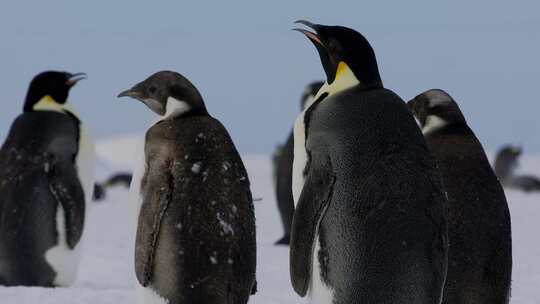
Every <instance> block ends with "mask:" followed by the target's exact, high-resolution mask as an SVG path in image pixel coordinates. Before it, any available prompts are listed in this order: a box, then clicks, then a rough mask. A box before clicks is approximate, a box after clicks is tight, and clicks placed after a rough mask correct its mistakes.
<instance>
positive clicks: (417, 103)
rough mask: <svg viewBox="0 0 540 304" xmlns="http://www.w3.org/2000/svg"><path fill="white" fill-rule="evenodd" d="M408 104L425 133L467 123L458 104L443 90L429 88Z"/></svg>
mask: <svg viewBox="0 0 540 304" xmlns="http://www.w3.org/2000/svg"><path fill="white" fill-rule="evenodd" d="M407 104H408V106H409V109H410V110H411V111H412V112H413V114H414V116H415V118H416V119H417V122H418V125H419V126H420V128H421V129H422V132H423V133H424V134H427V133H431V132H433V131H435V130H438V129H441V128H442V127H445V126H448V125H459V124H463V125H465V124H466V121H465V117H464V116H463V113H461V110H460V109H459V106H458V104H457V103H456V102H455V101H454V99H453V98H452V97H451V96H450V95H449V94H448V93H446V92H445V91H443V90H440V89H432V90H428V91H426V92H424V93H422V94H420V95H418V96H416V97H415V98H414V99H412V100H410V101H409V102H408V103H407Z"/></svg>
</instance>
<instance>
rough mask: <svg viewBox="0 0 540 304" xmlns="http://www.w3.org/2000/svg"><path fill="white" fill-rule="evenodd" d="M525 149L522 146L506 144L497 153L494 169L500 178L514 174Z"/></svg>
mask: <svg viewBox="0 0 540 304" xmlns="http://www.w3.org/2000/svg"><path fill="white" fill-rule="evenodd" d="M522 152H523V149H522V148H521V147H520V146H514V145H505V146H503V147H502V148H501V149H500V150H499V152H498V153H497V157H496V158H495V164H494V169H495V173H496V174H497V176H498V177H499V178H506V177H508V176H509V175H512V174H513V172H514V171H515V170H516V168H517V167H518V166H519V157H520V156H521V153H522Z"/></svg>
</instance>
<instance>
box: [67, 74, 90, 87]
mask: <svg viewBox="0 0 540 304" xmlns="http://www.w3.org/2000/svg"><path fill="white" fill-rule="evenodd" d="M86 78H87V75H86V73H75V74H69V75H68V80H67V81H66V85H68V86H70V87H72V86H74V85H75V84H76V83H77V82H79V81H80V80H83V79H86Z"/></svg>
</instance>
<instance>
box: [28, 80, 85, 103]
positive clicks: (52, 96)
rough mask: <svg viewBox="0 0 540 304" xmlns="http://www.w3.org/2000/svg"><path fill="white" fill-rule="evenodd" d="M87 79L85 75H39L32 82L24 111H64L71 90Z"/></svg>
mask: <svg viewBox="0 0 540 304" xmlns="http://www.w3.org/2000/svg"><path fill="white" fill-rule="evenodd" d="M85 78H86V74H85V73H75V74H71V73H68V72H58V71H47V72H43V73H40V74H38V75H37V76H35V77H34V79H32V82H30V87H29V88H28V92H27V93H26V99H25V102H24V108H23V111H24V112H31V111H36V110H59V109H62V108H63V107H64V105H65V104H66V102H67V98H68V95H69V90H70V89H71V88H72V87H73V86H74V85H75V84H76V83H77V82H78V81H79V80H82V79H85Z"/></svg>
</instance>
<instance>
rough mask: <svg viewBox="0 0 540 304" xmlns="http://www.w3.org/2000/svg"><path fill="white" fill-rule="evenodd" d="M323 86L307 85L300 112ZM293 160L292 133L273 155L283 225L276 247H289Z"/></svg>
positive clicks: (316, 83) (311, 101) (278, 202)
mask: <svg viewBox="0 0 540 304" xmlns="http://www.w3.org/2000/svg"><path fill="white" fill-rule="evenodd" d="M322 85H323V82H322V81H316V82H312V83H311V84H309V85H308V86H307V87H306V88H305V90H304V93H303V94H302V98H301V99H300V110H301V111H303V110H304V109H305V108H306V107H308V106H310V105H311V104H312V103H313V101H314V100H315V99H314V98H315V95H317V92H318V91H319V89H320V88H321V86H322ZM293 159H294V135H293V131H292V130H291V131H290V132H289V136H288V137H287V140H286V141H285V143H284V144H283V145H279V146H278V147H277V148H276V150H275V152H274V154H273V165H274V166H273V169H274V170H273V173H274V185H275V190H276V201H277V205H278V209H279V215H280V216H281V223H282V225H283V232H284V234H283V237H282V238H281V239H279V240H278V241H277V242H276V245H289V241H290V234H291V223H292V219H293V214H294V200H293V195H292V165H293Z"/></svg>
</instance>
